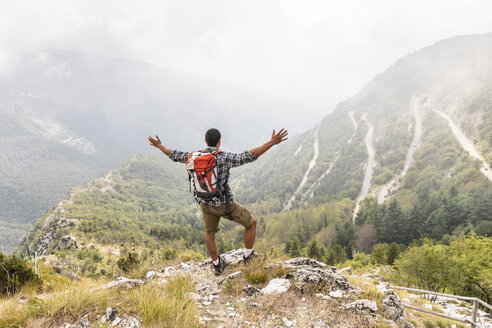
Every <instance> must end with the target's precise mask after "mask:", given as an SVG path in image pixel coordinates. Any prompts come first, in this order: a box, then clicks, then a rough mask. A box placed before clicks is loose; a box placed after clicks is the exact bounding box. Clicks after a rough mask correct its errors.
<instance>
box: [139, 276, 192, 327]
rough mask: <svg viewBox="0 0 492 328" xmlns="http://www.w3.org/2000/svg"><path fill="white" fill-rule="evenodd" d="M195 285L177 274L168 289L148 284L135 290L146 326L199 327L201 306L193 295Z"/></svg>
mask: <svg viewBox="0 0 492 328" xmlns="http://www.w3.org/2000/svg"><path fill="white" fill-rule="evenodd" d="M193 290H194V287H193V285H192V283H191V281H190V279H189V278H187V277H185V276H180V275H178V276H175V277H172V278H170V279H169V281H168V283H167V284H166V285H165V286H164V288H156V286H155V285H154V286H153V285H144V286H142V287H140V288H139V289H138V290H136V291H135V292H134V294H135V299H136V300H137V303H136V304H135V306H134V307H133V308H134V309H135V310H136V312H138V314H139V315H140V317H141V319H142V321H143V323H144V325H145V326H146V327H162V328H168V327H169V328H171V327H183V328H191V327H198V326H199V323H198V307H197V305H196V303H195V300H194V299H193V298H192V297H191V296H190V295H189V293H190V292H192V291H193Z"/></svg>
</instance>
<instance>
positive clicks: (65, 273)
mask: <svg viewBox="0 0 492 328" xmlns="http://www.w3.org/2000/svg"><path fill="white" fill-rule="evenodd" d="M53 269H54V270H55V272H56V273H58V274H60V275H62V276H64V277H66V278H68V279H70V280H80V277H79V275H78V274H76V273H75V272H72V271H70V270H67V269H65V268H64V267H63V266H62V265H61V264H60V263H56V264H54V265H53Z"/></svg>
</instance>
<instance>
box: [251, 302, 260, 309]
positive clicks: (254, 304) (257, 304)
mask: <svg viewBox="0 0 492 328" xmlns="http://www.w3.org/2000/svg"><path fill="white" fill-rule="evenodd" d="M249 306H250V307H254V308H259V307H261V304H259V303H255V302H250V303H249Z"/></svg>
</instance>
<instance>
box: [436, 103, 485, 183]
mask: <svg viewBox="0 0 492 328" xmlns="http://www.w3.org/2000/svg"><path fill="white" fill-rule="evenodd" d="M433 110H434V112H436V113H438V114H439V115H441V117H442V118H444V119H445V120H446V121H447V122H448V126H449V128H450V129H451V132H452V133H453V135H454V136H455V138H456V139H457V140H458V142H459V143H460V145H461V147H463V149H464V150H465V151H466V152H468V154H470V156H471V157H473V158H475V159H478V160H479V161H480V162H482V166H481V167H480V172H482V174H483V175H485V177H487V179H489V181H491V182H492V170H491V169H490V165H489V164H488V163H487V161H486V160H485V158H484V157H483V156H482V154H480V152H479V151H478V150H477V148H476V147H475V144H474V143H473V142H472V141H471V140H470V138H468V137H467V136H466V135H465V134H464V133H463V131H462V130H461V129H460V127H459V126H458V125H457V124H456V123H454V121H453V120H452V119H451V117H449V115H448V114H446V113H444V112H442V111H440V110H437V109H433Z"/></svg>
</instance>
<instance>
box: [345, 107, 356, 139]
mask: <svg viewBox="0 0 492 328" xmlns="http://www.w3.org/2000/svg"><path fill="white" fill-rule="evenodd" d="M348 115H349V117H350V121H351V122H352V124H353V125H354V133H352V135H351V136H350V139H349V140H348V141H347V145H348V144H350V143H351V142H352V138H353V137H355V134H356V133H357V127H358V125H357V121H356V120H355V117H354V111H353V110H351V111H350V112H349V113H348Z"/></svg>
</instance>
